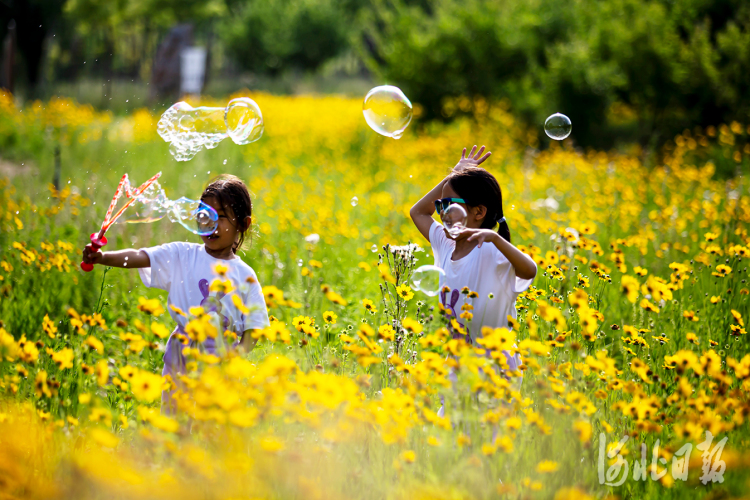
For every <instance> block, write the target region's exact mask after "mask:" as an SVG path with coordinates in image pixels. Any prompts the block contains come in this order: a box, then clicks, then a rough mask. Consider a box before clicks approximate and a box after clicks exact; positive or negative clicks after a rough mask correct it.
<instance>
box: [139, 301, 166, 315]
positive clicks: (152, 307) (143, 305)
mask: <svg viewBox="0 0 750 500" xmlns="http://www.w3.org/2000/svg"><path fill="white" fill-rule="evenodd" d="M138 310H139V311H142V312H144V313H146V314H150V315H152V316H161V315H162V314H164V308H163V307H162V306H161V303H160V302H159V299H147V298H146V297H138Z"/></svg>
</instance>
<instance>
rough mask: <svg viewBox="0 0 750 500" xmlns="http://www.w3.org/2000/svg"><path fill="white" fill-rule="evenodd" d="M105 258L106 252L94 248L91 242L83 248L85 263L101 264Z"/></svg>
mask: <svg viewBox="0 0 750 500" xmlns="http://www.w3.org/2000/svg"><path fill="white" fill-rule="evenodd" d="M103 258H104V254H103V253H102V251H101V250H94V249H93V248H91V244H90V243H89V244H88V245H86V247H85V248H84V249H83V262H84V264H99V263H101V261H102V259H103Z"/></svg>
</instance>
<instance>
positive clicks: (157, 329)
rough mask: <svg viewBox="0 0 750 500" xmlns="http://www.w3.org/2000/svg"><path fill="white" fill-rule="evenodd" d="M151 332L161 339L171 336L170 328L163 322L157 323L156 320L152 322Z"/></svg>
mask: <svg viewBox="0 0 750 500" xmlns="http://www.w3.org/2000/svg"><path fill="white" fill-rule="evenodd" d="M183 314H184V313H183ZM151 333H153V334H154V335H156V336H157V337H159V338H160V339H165V338H167V337H169V330H168V329H167V327H166V326H164V325H162V324H161V323H157V322H156V321H152V322H151Z"/></svg>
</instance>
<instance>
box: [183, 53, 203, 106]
mask: <svg viewBox="0 0 750 500" xmlns="http://www.w3.org/2000/svg"><path fill="white" fill-rule="evenodd" d="M205 75H206V48H205V47H188V48H185V49H182V52H180V93H181V94H195V95H199V94H200V93H201V90H203V79H204V77H205Z"/></svg>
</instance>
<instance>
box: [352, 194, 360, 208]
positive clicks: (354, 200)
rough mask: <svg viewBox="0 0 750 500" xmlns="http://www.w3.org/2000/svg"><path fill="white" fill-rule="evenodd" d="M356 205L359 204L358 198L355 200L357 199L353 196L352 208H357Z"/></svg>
mask: <svg viewBox="0 0 750 500" xmlns="http://www.w3.org/2000/svg"><path fill="white" fill-rule="evenodd" d="M357 203H359V198H357V197H356V196H355V197H354V198H352V206H353V207H356V206H357Z"/></svg>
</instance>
